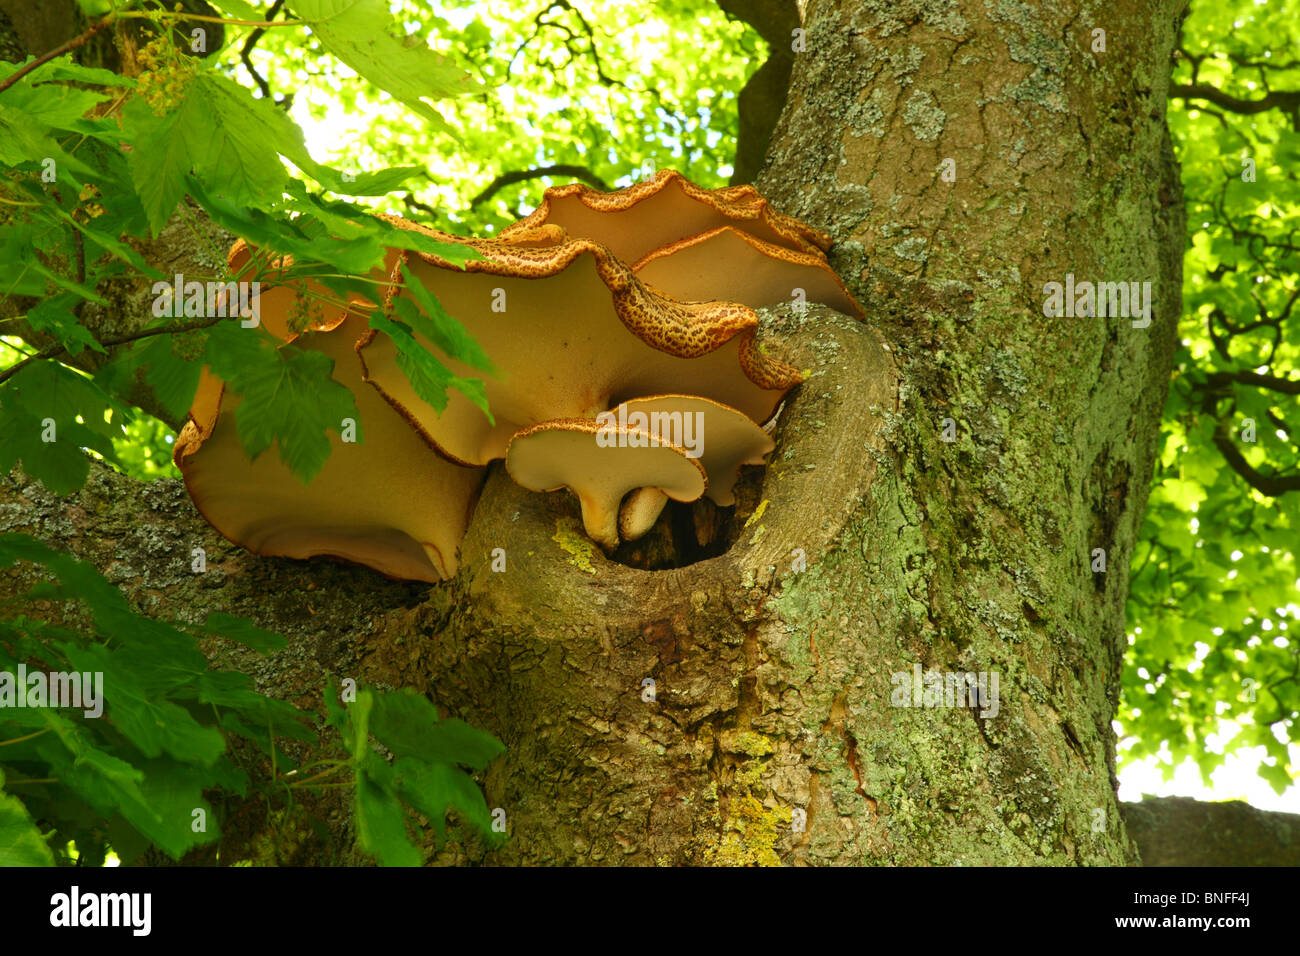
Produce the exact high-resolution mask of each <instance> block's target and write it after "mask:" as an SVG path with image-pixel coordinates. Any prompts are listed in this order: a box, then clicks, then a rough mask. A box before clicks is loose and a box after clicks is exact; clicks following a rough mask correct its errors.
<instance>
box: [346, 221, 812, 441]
mask: <svg viewBox="0 0 1300 956" xmlns="http://www.w3.org/2000/svg"><path fill="white" fill-rule="evenodd" d="M476 248H478V249H479V250H480V251H481V252H483V254H484V256H485V258H483V259H478V260H473V261H470V262H468V263H466V265H465V268H464V269H460V268H457V267H454V266H452V265H451V264H450V263H447V262H445V261H443V260H441V259H439V258H438V257H436V256H429V255H420V256H416V257H409V258H408V259H407V262H408V267H409V271H410V273H411V275H412V278H413V279H414V281H417V282H420V283H421V284H422V285H423V286H424V287H425V288H426V289H428V290H429V291H430V292H431V293H432V294H433V295H434V297H435V298H437V299H438V301H439V302H440V303H441V305H442V306H443V307H444V308H445V309H446V311H447V312H448V313H449V314H451V315H452V316H454V317H456V318H457V319H458V320H459V321H460V322H461V324H462V325H464V326H465V328H466V329H467V331H468V332H469V334H470V335H471V336H472V337H473V338H474V340H475V341H476V342H477V343H478V344H479V345H480V346H481V348H482V349H483V351H484V352H485V353H486V354H487V355H489V356H490V357H491V358H492V360H493V362H494V363H495V365H496V369H497V375H496V376H489V377H487V378H485V379H484V384H485V387H486V393H487V400H488V405H489V407H490V408H491V410H492V414H493V416H494V418H495V419H496V424H495V425H494V424H492V423H490V422H489V421H488V420H487V418H486V416H484V414H483V413H482V411H481V410H480V409H479V408H478V407H477V406H475V405H474V404H473V403H472V402H471V401H470V400H469V399H468V398H466V397H465V396H464V395H462V394H460V393H459V392H456V391H452V392H449V393H448V396H447V406H446V408H445V409H444V410H443V411H442V412H438V411H437V410H436V409H435V408H434V407H433V406H431V405H430V404H429V403H427V402H425V401H424V400H423V399H422V398H421V397H420V396H419V395H418V394H417V392H416V390H415V388H414V387H413V386H412V385H411V383H410V381H409V380H408V378H407V376H406V374H405V373H404V372H403V371H402V369H401V367H400V366H399V361H398V359H399V353H398V349H397V346H396V344H395V343H394V342H393V341H392V339H390V338H389V337H388V336H387V335H384V334H382V333H379V332H371V333H368V334H367V335H366V337H365V338H364V340H363V342H362V344H361V347H360V349H359V355H360V357H361V361H362V364H363V366H364V374H365V377H366V380H367V381H369V382H370V383H371V384H373V385H374V386H375V387H376V388H377V389H378V390H379V391H380V392H381V393H382V394H383V395H384V397H385V398H386V399H387V400H388V401H389V403H390V404H392V405H393V407H394V408H396V409H398V411H400V412H401V413H402V414H404V415H406V416H407V417H408V418H409V419H410V420H411V421H412V423H413V424H414V425H415V426H416V427H417V428H419V429H420V430H421V431H422V432H423V433H424V434H425V435H426V436H427V437H428V439H429V440H430V442H431V443H433V444H434V445H435V446H436V447H437V448H439V449H440V450H441V451H442V452H443V453H444V454H445V455H446V456H447V457H448V458H449V459H450V460H452V461H456V462H459V463H463V464H470V465H482V464H486V463H487V462H488V461H490V460H492V459H494V458H501V457H504V455H505V453H506V446H507V445H508V443H509V441H510V438H511V436H512V435H513V434H514V433H515V432H516V431H518V430H520V429H521V428H526V427H528V426H530V425H534V424H539V423H541V422H546V421H552V420H556V419H561V418H593V417H594V416H596V415H597V414H599V413H600V412H601V411H603V410H605V409H607V408H609V407H611V406H612V405H614V404H617V403H618V402H620V401H623V400H624V399H626V398H629V397H635V396H639V395H647V394H655V393H660V392H665V391H669V390H673V389H683V388H685V389H689V390H690V391H691V392H693V393H697V394H699V395H701V396H703V397H706V398H711V399H714V400H716V401H719V402H722V403H725V404H727V405H731V406H733V407H735V408H737V409H739V410H740V411H741V412H743V413H744V414H746V415H748V416H749V417H751V418H753V419H754V420H755V421H763V420H765V419H767V418H768V417H770V416H771V414H772V412H773V411H774V410H775V408H776V406H777V405H778V404H779V403H780V401H781V399H782V397H783V396H784V394H785V392H786V391H787V390H788V389H789V388H791V387H792V386H793V385H795V384H797V383H798V382H799V381H800V375H799V373H798V371H797V370H796V369H794V368H793V367H792V366H789V365H787V364H785V363H784V362H781V361H779V360H777V359H774V358H771V357H769V356H767V355H765V354H764V353H763V352H762V351H761V350H759V348H758V347H757V341H756V330H757V327H758V318H757V316H756V315H755V314H754V312H753V310H752V309H750V308H748V307H747V306H744V305H741V304H738V303H730V302H725V301H707V302H679V301H677V300H676V299H673V298H671V297H669V296H664V295H661V294H659V293H656V292H654V291H653V290H651V289H648V288H647V287H646V286H645V285H644V284H643V283H642V282H641V281H640V280H638V279H637V278H636V276H635V275H634V274H633V273H632V270H631V268H630V267H629V266H628V265H627V264H626V263H624V262H621V261H620V260H618V259H616V258H614V257H613V256H612V255H611V254H610V253H609V250H608V249H606V248H605V247H603V246H602V245H600V244H599V243H596V242H592V241H590V240H586V239H569V240H565V241H563V242H560V243H557V244H554V245H549V246H544V247H518V246H508V245H506V244H504V243H500V242H493V243H479V244H477V245H476ZM402 282H403V280H402V278H401V276H400V274H399V273H395V275H394V278H393V286H392V288H391V290H390V299H389V301H390V303H391V300H392V298H393V297H396V296H398V295H410V293H409V292H407V291H406V290H404V289H402V288H401V284H402ZM416 338H417V340H418V341H419V342H420V343H421V344H422V345H424V346H425V347H426V348H428V349H429V350H430V351H431V352H432V353H433V354H434V355H435V356H436V357H437V358H438V360H439V361H440V362H442V364H443V365H444V366H446V367H447V368H448V369H449V370H450V371H451V372H452V373H453V374H454V375H457V376H461V377H465V378H472V377H477V376H478V375H479V374H480V373H478V372H476V371H475V370H474V369H472V368H470V367H469V366H467V365H465V364H464V363H462V362H459V361H457V360H455V359H453V358H451V357H450V356H449V355H447V354H446V353H445V352H444V351H442V350H441V349H440V348H438V346H437V345H435V344H434V343H432V342H429V341H428V340H427V339H424V338H423V337H422V336H420V335H418V334H417V335H416Z"/></svg>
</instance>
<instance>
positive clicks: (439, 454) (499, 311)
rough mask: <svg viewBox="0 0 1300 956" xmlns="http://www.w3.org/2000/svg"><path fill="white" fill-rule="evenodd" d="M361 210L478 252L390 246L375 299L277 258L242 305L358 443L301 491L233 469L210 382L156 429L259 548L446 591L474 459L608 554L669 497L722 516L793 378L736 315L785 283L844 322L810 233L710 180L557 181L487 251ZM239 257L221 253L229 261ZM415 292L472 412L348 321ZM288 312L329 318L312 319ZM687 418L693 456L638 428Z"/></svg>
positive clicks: (402, 309) (198, 497)
mask: <svg viewBox="0 0 1300 956" xmlns="http://www.w3.org/2000/svg"><path fill="white" fill-rule="evenodd" d="M384 218H385V219H386V220H387V221H388V222H390V223H391V224H392V225H393V226H395V227H398V228H402V229H409V230H416V231H419V232H422V233H424V234H426V235H428V236H430V237H432V238H435V239H437V240H439V241H441V242H445V243H455V244H459V245H462V246H465V247H468V248H470V249H473V250H474V251H475V252H477V253H478V255H479V258H475V259H471V260H469V261H467V262H465V263H464V264H463V265H458V264H454V263H452V262H450V261H448V260H447V259H444V258H441V257H439V256H438V255H435V254H432V253H428V252H419V253H416V252H408V251H405V250H402V249H389V250H388V254H387V256H386V257H385V261H384V263H383V266H382V267H381V269H379V270H376V272H375V273H374V274H373V276H372V278H373V279H374V281H375V283H376V291H375V293H374V300H375V301H370V300H369V299H367V298H365V297H362V296H360V295H357V294H355V293H350V294H349V295H348V296H347V297H346V299H341V298H340V297H339V296H338V295H337V294H335V293H332V292H330V291H329V290H328V289H325V288H324V287H323V286H320V285H319V284H316V283H314V282H312V281H311V280H304V279H294V280H285V281H283V282H279V283H277V281H276V279H277V276H278V275H280V274H281V273H282V269H283V267H285V266H288V265H289V264H291V263H290V260H288V259H287V258H284V259H280V260H277V261H275V262H273V263H272V274H271V276H270V277H269V281H268V279H267V278H266V277H264V278H263V279H262V286H263V288H264V290H265V291H264V292H263V293H262V296H261V299H260V310H259V311H260V316H261V319H262V324H263V325H264V326H265V328H266V329H267V330H268V331H269V332H270V333H271V334H272V335H274V336H275V337H276V339H278V340H279V341H280V342H281V343H282V344H288V343H293V344H294V345H295V346H296V347H298V348H304V349H311V350H316V351H319V352H322V353H324V354H325V355H327V356H328V357H329V358H330V360H331V361H332V362H333V371H332V376H333V378H334V380H335V381H336V382H338V383H339V384H341V385H342V386H344V387H346V388H347V389H348V390H349V391H350V392H351V393H352V395H353V397H354V399H355V402H356V406H357V409H358V411H359V412H360V416H361V421H362V427H363V428H364V433H363V436H364V438H363V441H362V442H360V443H348V442H343V441H342V440H340V439H339V438H338V437H337V436H333V435H331V454H330V455H329V457H328V459H327V460H326V462H325V464H324V465H323V467H322V468H321V470H320V472H319V473H318V474H317V475H316V476H315V478H314V479H313V480H312V481H310V482H309V483H307V484H306V485H304V484H302V483H301V482H299V481H297V480H296V479H295V478H294V477H293V476H292V473H291V472H290V470H289V468H288V467H287V466H286V465H285V464H283V463H282V462H281V461H280V460H279V458H278V457H277V456H276V455H274V454H273V453H272V452H270V451H268V452H267V453H265V454H262V455H260V456H258V457H257V459H256V460H255V461H251V462H250V461H249V460H248V458H247V456H246V455H245V453H244V450H243V447H242V445H241V442H240V439H239V432H238V410H239V404H240V396H238V395H236V394H233V393H231V392H229V391H228V390H227V389H226V387H225V385H224V384H223V383H222V382H221V381H220V380H219V379H218V378H216V377H215V376H214V375H213V374H212V373H211V370H209V369H205V370H204V372H203V376H202V379H201V383H200V388H199V391H198V394H197V395H196V397H195V400H194V404H193V407H192V409H191V411H190V416H189V420H188V421H187V423H186V425H185V427H184V429H183V430H182V432H181V435H180V436H179V438H178V439H177V442H176V449H175V454H174V458H175V461H176V464H177V466H178V467H179V468H180V469H181V472H182V474H183V475H184V477H185V482H186V487H187V488H188V489H189V492H190V495H191V496H192V497H193V499H194V501H195V503H196V505H197V506H198V508H199V510H200V511H201V512H202V513H203V515H204V516H205V517H206V518H207V519H208V520H209V521H210V522H211V523H212V524H213V526H214V527H216V528H217V530H219V531H220V532H221V533H222V534H224V535H225V536H226V537H227V538H229V539H230V540H232V541H234V542H236V543H238V544H241V545H244V546H245V547H248V548H249V549H251V550H253V551H256V552H258V553H261V554H267V555H277V556H287V557H295V558H306V557H311V556H313V555H331V556H335V557H340V558H345V559H348V560H352V561H356V562H359V563H362V564H366V565H369V566H370V567H372V568H375V569H377V570H379V571H381V572H383V573H384V574H387V575H390V576H392V577H398V578H411V579H417V580H423V581H437V580H441V579H445V578H449V577H451V576H452V575H453V574H454V573H455V572H456V568H457V562H458V555H457V550H458V547H459V543H460V540H461V538H462V537H463V535H464V533H465V530H466V528H467V527H468V524H469V520H470V515H471V513H472V511H473V508H474V505H475V503H476V500H477V497H478V492H479V490H480V489H481V487H482V483H483V480H484V478H485V474H486V468H485V466H487V465H489V464H490V463H491V462H493V461H494V460H497V459H505V467H506V469H507V471H508V472H509V474H510V475H511V476H513V477H514V478H515V480H516V481H518V482H519V483H520V484H521V485H523V486H524V487H526V488H530V489H534V490H555V489H558V488H560V487H568V488H570V489H572V490H573V491H574V493H575V494H577V496H578V498H579V501H580V503H581V507H582V514H583V522H584V526H585V528H586V530H587V533H588V534H589V535H590V536H591V537H592V538H593V539H595V540H596V541H597V542H599V543H600V544H601V545H602V546H604V547H605V548H606V549H611V550H612V549H613V548H615V547H617V546H618V545H619V543H620V542H621V541H629V540H634V539H636V538H637V537H640V536H641V535H643V534H645V533H646V532H647V531H648V530H649V529H650V527H651V526H653V525H654V523H655V522H656V520H657V519H658V517H659V515H660V513H661V512H662V510H663V508H664V507H665V505H666V504H667V502H668V500H669V499H670V498H671V499H675V500H678V501H694V500H698V499H700V498H701V497H703V496H707V497H709V498H710V499H711V500H712V501H714V502H715V503H716V504H718V505H721V506H724V507H725V506H728V505H731V504H733V503H734V500H735V499H734V497H733V496H732V487H733V486H734V484H735V482H736V479H737V477H738V475H739V473H740V468H741V467H742V466H743V465H753V464H762V463H763V462H764V461H765V460H766V457H767V455H768V454H769V453H770V452H771V451H772V448H773V443H772V440H771V438H770V437H769V436H768V434H767V433H766V432H765V430H764V429H763V428H762V427H760V426H761V425H763V424H764V423H768V425H769V429H770V421H769V420H770V419H772V418H773V416H774V414H775V412H776V411H777V409H778V408H779V406H780V403H781V402H782V400H783V399H784V398H785V396H786V394H787V392H788V391H789V390H790V389H791V388H792V387H793V386H794V385H796V384H798V382H799V381H801V376H800V374H799V373H798V371H797V370H795V369H794V368H793V367H792V366H790V365H788V364H786V363H784V362H782V361H780V360H779V359H777V358H774V357H771V356H769V355H767V354H766V353H765V352H764V351H763V350H762V349H760V348H759V347H758V343H757V330H758V317H757V314H756V313H755V312H754V309H755V308H758V307H760V306H764V305H773V304H777V303H779V302H783V301H791V300H792V299H794V301H796V302H797V301H799V293H802V296H803V297H804V298H806V300H809V301H820V302H824V303H825V304H827V305H830V306H831V307H833V308H836V309H839V310H841V311H843V312H846V313H848V314H851V315H855V316H858V317H861V316H862V310H861V309H860V308H859V307H858V305H857V303H856V302H854V301H853V299H852V297H851V296H850V295H849V293H848V292H847V290H846V289H845V287H844V285H843V283H842V282H840V280H839V278H838V277H837V276H836V275H835V273H834V272H833V271H832V270H831V268H830V266H829V265H828V263H827V260H826V255H825V251H826V250H827V249H828V248H829V247H830V239H829V237H827V236H826V235H824V234H823V233H820V232H818V231H817V230H815V229H812V228H810V227H808V226H806V225H804V224H803V223H800V222H799V221H798V220H795V219H792V218H791V217H789V216H785V215H782V214H781V213H778V212H776V211H775V210H773V209H772V208H771V207H770V206H769V205H768V204H767V201H766V200H765V199H763V198H762V197H761V196H760V195H759V194H758V193H757V192H756V191H755V190H754V189H753V188H752V187H749V186H743V187H727V188H723V189H714V190H709V189H704V188H701V187H699V186H696V185H694V184H693V183H690V182H689V181H688V180H686V179H684V178H683V177H682V176H680V175H678V174H677V173H673V172H668V171H664V172H661V173H659V174H658V175H657V176H656V177H655V178H654V179H653V180H651V181H647V182H642V183H639V184H637V185H635V186H631V187H629V188H627V189H622V190H618V191H615V192H611V193H602V192H597V191H595V190H592V189H589V188H587V187H585V186H582V185H580V184H573V185H569V186H563V187H560V188H557V189H550V190H547V192H546V194H545V197H544V199H543V200H542V203H541V204H540V205H539V206H538V208H537V209H536V210H535V211H534V212H533V213H532V214H531V215H529V216H528V217H526V218H525V219H523V220H520V221H519V222H517V223H515V224H513V225H511V226H509V227H507V228H506V229H504V230H502V232H501V233H500V234H499V235H498V236H497V237H496V238H493V239H467V238H463V237H458V236H452V235H449V234H446V233H442V232H437V231H435V230H431V229H428V228H426V227H424V226H420V225H418V224H415V223H410V222H407V221H405V220H401V219H398V218H396V217H391V216H385V217H384ZM252 255H253V250H252V249H251V248H250V247H248V246H247V245H246V244H245V243H243V242H242V241H241V242H239V243H236V244H235V246H234V247H233V248H232V249H231V253H230V257H229V263H230V266H231V268H232V271H233V270H235V269H237V268H240V267H242V266H244V265H246V264H247V263H248V262H249V260H250V258H251V256H252ZM410 283H418V284H419V286H420V287H421V288H419V289H414V288H411V287H410ZM430 295H431V296H432V300H436V307H438V308H441V309H442V310H444V311H445V312H446V314H447V316H450V317H452V318H454V319H455V321H456V322H459V323H460V325H461V326H462V327H463V329H464V331H465V333H466V334H467V335H468V337H469V338H471V339H472V340H473V341H474V343H477V345H478V347H479V349H480V350H481V352H482V353H484V354H485V355H486V356H487V358H488V360H489V361H490V363H491V366H492V368H491V373H490V374H487V375H486V377H485V379H484V383H483V384H484V391H485V393H486V398H487V404H488V407H489V409H490V410H491V417H490V418H489V416H487V415H485V414H484V412H483V411H482V410H481V409H480V408H479V407H478V406H477V405H475V404H474V402H472V401H471V400H470V399H469V398H467V397H466V396H465V395H464V394H462V393H460V392H459V391H455V390H452V391H449V392H448V394H447V396H446V405H445V407H444V408H442V409H441V411H439V410H438V409H436V408H435V407H433V406H432V405H431V404H430V403H429V402H426V401H425V400H424V399H423V398H421V397H420V395H419V394H417V392H416V389H415V387H414V386H413V385H412V384H411V382H410V381H409V380H408V378H407V375H406V373H405V371H404V370H403V365H402V363H401V358H400V352H399V348H398V345H397V343H396V342H395V341H394V340H393V339H392V338H391V337H390V336H389V335H388V334H387V333H386V332H384V331H382V330H380V329H379V328H376V327H373V326H374V325H375V324H376V323H378V322H379V320H378V319H377V318H376V320H375V323H372V322H371V321H370V318H369V317H370V315H371V313H372V312H375V311H376V310H382V311H383V314H384V315H386V316H387V315H393V314H394V313H401V314H406V315H408V316H410V315H411V314H412V313H411V308H412V307H413V306H414V308H415V309H416V310H417V311H419V312H426V310H425V305H426V304H429V303H430V302H431V301H432V300H431V299H430ZM306 299H320V300H323V301H325V302H326V303H328V304H327V306H326V308H325V310H324V312H323V313H322V312H321V310H320V309H319V308H316V309H314V310H313V309H311V308H309V307H308V303H307V302H305V301H304V300H306ZM404 299H405V300H408V301H406V302H403V301H401V300H404ZM431 307H433V306H431ZM426 314H427V313H426ZM443 318H446V316H444V317H443ZM433 327H434V324H430V323H423V324H422V325H421V326H419V327H413V332H412V335H413V337H414V338H415V339H416V341H417V342H418V343H419V345H421V346H422V347H424V348H425V349H427V350H428V351H429V353H430V354H431V355H432V356H433V357H434V358H436V359H437V360H438V361H439V362H441V363H442V365H443V366H445V367H446V368H447V369H448V370H449V371H450V372H451V373H452V375H454V376H457V377H464V378H472V377H476V376H478V375H479V374H481V369H475V368H471V367H470V366H468V365H467V364H465V363H464V362H461V361H458V360H457V359H455V358H453V357H452V356H451V355H450V354H449V353H448V351H447V350H446V349H444V348H443V347H442V346H443V345H446V344H447V343H446V342H438V341H430V340H429V339H428V338H425V337H424V336H423V335H422V334H421V333H422V331H423V330H424V329H430V328H433ZM426 394H427V393H426ZM619 416H623V417H621V418H620V417H619ZM674 416H676V418H674ZM611 417H613V418H614V419H615V421H614V422H613V423H612V424H611V421H610V419H611ZM688 418H689V419H690V420H691V421H698V422H699V423H701V424H700V426H699V429H700V430H699V432H698V439H699V441H698V442H695V441H693V440H692V437H691V435H690V434H689V433H687V432H685V431H677V432H670V433H669V434H663V433H661V431H660V430H659V429H658V428H657V427H656V422H659V421H670V422H680V423H681V424H682V426H684V425H685V422H686V420H687V419H688ZM642 420H644V421H645V422H646V423H647V425H648V426H649V427H642V425H641V422H642Z"/></svg>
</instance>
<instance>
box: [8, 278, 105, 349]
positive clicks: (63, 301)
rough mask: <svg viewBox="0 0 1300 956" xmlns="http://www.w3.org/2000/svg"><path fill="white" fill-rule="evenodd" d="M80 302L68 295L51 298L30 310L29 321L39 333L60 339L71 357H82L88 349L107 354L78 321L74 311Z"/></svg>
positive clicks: (73, 296) (75, 297)
mask: <svg viewBox="0 0 1300 956" xmlns="http://www.w3.org/2000/svg"><path fill="white" fill-rule="evenodd" d="M79 301H80V299H78V298H77V296H75V295H71V294H68V293H62V294H59V295H54V296H51V297H50V298H48V299H44V300H42V301H41V302H39V303H37V304H36V305H35V306H33V307H32V308H31V309H29V310H28V312H27V321H28V322H30V323H31V326H32V328H34V329H36V330H37V331H38V332H44V333H46V334H47V335H52V336H54V337H55V338H56V339H58V340H59V344H60V345H62V346H63V347H64V348H66V349H67V350H68V354H69V355H80V354H81V352H82V350H83V349H86V348H90V349H94V350H95V351H96V352H100V353H103V354H107V352H106V351H105V349H104V347H103V346H102V345H100V344H99V340H98V339H96V338H95V337H94V336H93V335H91V334H90V330H89V329H87V328H86V327H85V326H84V325H82V324H81V323H80V322H78V321H77V317H76V315H75V314H74V313H73V311H72V309H73V307H74V306H75V305H76V304H77V302H79Z"/></svg>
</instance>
